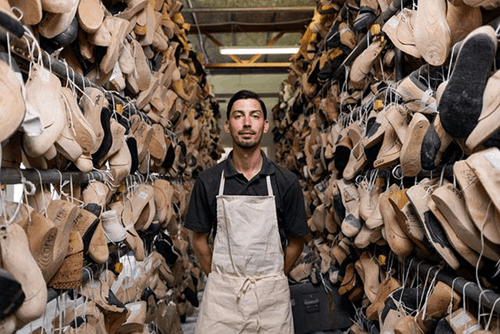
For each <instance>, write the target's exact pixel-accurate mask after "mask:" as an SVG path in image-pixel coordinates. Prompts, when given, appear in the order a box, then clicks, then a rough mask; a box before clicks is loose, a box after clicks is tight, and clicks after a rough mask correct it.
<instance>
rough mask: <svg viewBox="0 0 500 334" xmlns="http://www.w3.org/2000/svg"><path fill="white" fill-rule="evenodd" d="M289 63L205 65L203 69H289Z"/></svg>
mask: <svg viewBox="0 0 500 334" xmlns="http://www.w3.org/2000/svg"><path fill="white" fill-rule="evenodd" d="M290 65H291V64H290V63H288V62H285V63H207V64H205V68H208V69H212V68H240V69H243V68H289V67H290Z"/></svg>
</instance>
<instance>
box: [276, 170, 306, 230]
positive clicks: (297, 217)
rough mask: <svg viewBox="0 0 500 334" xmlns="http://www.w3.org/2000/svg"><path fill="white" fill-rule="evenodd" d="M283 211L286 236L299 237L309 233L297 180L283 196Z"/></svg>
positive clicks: (302, 196)
mask: <svg viewBox="0 0 500 334" xmlns="http://www.w3.org/2000/svg"><path fill="white" fill-rule="evenodd" d="M283 209H284V210H283V222H284V227H285V234H286V235H289V236H293V237H300V236H304V235H307V234H309V233H310V230H309V227H308V226H307V218H306V209H305V202H304V195H303V194H302V189H301V187H300V184H299V180H297V178H295V179H294V181H293V183H292V184H291V185H290V187H289V188H288V190H287V191H286V192H285V194H284V196H283Z"/></svg>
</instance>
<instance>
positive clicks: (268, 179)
mask: <svg viewBox="0 0 500 334" xmlns="http://www.w3.org/2000/svg"><path fill="white" fill-rule="evenodd" d="M266 181H267V195H268V196H274V195H273V187H272V186H271V175H268V176H266Z"/></svg>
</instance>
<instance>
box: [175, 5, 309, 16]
mask: <svg viewBox="0 0 500 334" xmlns="http://www.w3.org/2000/svg"><path fill="white" fill-rule="evenodd" d="M314 8H315V7H314V6H304V7H233V8H184V9H183V10H182V14H184V13H209V14H215V13H250V12H252V13H265V12H282V13H284V12H288V13H312V12H314Z"/></svg>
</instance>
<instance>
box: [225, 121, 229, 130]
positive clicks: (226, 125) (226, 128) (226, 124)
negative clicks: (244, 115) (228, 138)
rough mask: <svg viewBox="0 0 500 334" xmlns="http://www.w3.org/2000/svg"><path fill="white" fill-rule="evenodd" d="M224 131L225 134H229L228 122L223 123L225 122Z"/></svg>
mask: <svg viewBox="0 0 500 334" xmlns="http://www.w3.org/2000/svg"><path fill="white" fill-rule="evenodd" d="M224 131H225V132H226V133H229V121H225V122H224Z"/></svg>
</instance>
